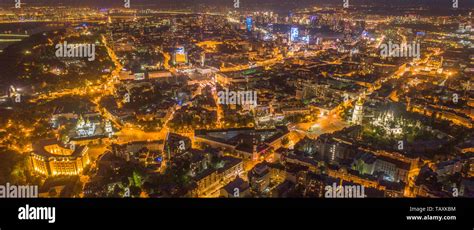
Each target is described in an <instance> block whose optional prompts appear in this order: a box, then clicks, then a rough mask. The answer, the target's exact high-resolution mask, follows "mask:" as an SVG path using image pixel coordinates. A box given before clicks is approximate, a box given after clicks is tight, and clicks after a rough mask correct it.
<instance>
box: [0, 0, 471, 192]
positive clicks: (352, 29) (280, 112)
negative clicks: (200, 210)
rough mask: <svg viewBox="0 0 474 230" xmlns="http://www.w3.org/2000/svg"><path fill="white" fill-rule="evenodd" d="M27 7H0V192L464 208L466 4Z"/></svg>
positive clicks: (467, 186) (349, 1)
mask: <svg viewBox="0 0 474 230" xmlns="http://www.w3.org/2000/svg"><path fill="white" fill-rule="evenodd" d="M217 2H219V3H217ZM388 2H390V4H386V3H388ZM428 2H429V3H428ZM15 3H16V4H15ZM30 3H31V1H26V0H25V1H23V0H22V1H11V2H9V3H5V2H3V1H2V2H0V69H1V71H0V79H1V81H0V164H1V165H0V185H5V186H6V185H7V184H8V187H11V186H13V187H12V188H16V187H15V186H26V185H28V186H37V187H36V188H37V189H38V191H37V193H36V194H35V195H34V196H36V197H45V198H51V197H60V198H66V197H67V198H69V197H72V198H93V197H94V198H104V197H122V198H123V197H125V198H129V197H135V198H169V197H173V198H175V197H180V198H184V197H187V198H270V197H271V198H294V197H296V198H303V197H304V198H386V199H391V198H456V197H467V198H472V197H474V151H473V150H474V132H473V128H474V127H473V126H474V89H473V79H474V54H473V53H474V52H473V51H474V25H473V23H474V21H473V19H472V7H471V6H469V5H467V4H466V1H462V0H459V1H416V2H414V1H403V0H400V1H396V2H393V1H378V2H377V4H376V3H375V2H373V1H368V0H367V1H355V0H344V1H343V0H341V1H337V2H336V1H320V2H315V1H306V0H301V1H271V0H268V1H245V0H228V1H211V0H209V1H202V2H199V1H192V3H191V1H182V2H180V3H178V4H175V2H174V1H138V0H131V1H104V2H102V1H101V2H100V3H98V2H97V1H54V2H52V1H43V2H41V1H35V3H34V4H30ZM59 3H60V4H59ZM327 3H330V4H327ZM435 3H436V4H435ZM69 5H71V7H69ZM438 9H441V10H438ZM8 196H10V197H14V195H11V194H8ZM16 196H18V194H16ZM25 196H26V195H25Z"/></svg>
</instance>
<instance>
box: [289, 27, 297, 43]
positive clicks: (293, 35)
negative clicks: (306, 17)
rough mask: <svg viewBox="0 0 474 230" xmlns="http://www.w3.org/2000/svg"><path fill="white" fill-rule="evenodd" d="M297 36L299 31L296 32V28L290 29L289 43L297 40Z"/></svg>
mask: <svg viewBox="0 0 474 230" xmlns="http://www.w3.org/2000/svg"><path fill="white" fill-rule="evenodd" d="M298 36H299V30H298V27H291V31H290V41H291V42H294V41H296V40H297V39H298Z"/></svg>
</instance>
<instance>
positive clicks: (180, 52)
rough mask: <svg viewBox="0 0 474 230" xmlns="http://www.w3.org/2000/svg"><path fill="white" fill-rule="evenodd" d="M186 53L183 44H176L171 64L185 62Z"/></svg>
mask: <svg viewBox="0 0 474 230" xmlns="http://www.w3.org/2000/svg"><path fill="white" fill-rule="evenodd" d="M187 63H188V53H187V52H186V50H185V49H184V46H176V48H175V50H174V52H173V65H179V64H187Z"/></svg>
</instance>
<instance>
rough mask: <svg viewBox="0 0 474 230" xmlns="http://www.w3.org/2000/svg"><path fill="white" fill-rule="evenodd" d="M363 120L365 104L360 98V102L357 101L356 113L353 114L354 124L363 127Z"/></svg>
mask: <svg viewBox="0 0 474 230" xmlns="http://www.w3.org/2000/svg"><path fill="white" fill-rule="evenodd" d="M363 118H364V102H363V101H362V98H361V97H359V100H357V102H356V104H355V107H354V112H353V113H352V124H354V125H361V124H362V119H363Z"/></svg>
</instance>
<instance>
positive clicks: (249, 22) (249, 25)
mask: <svg viewBox="0 0 474 230" xmlns="http://www.w3.org/2000/svg"><path fill="white" fill-rule="evenodd" d="M252 23H253V22H252V17H250V16H249V17H247V18H246V19H245V25H246V27H247V31H248V32H251V31H252V26H253V25H252Z"/></svg>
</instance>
